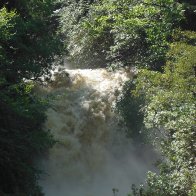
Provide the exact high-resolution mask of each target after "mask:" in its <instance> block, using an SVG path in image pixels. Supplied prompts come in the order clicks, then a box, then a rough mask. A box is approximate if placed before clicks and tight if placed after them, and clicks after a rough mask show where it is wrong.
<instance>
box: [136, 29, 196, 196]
mask: <svg viewBox="0 0 196 196" xmlns="http://www.w3.org/2000/svg"><path fill="white" fill-rule="evenodd" d="M187 36H188V39H187V38H186V37H187ZM182 37H183V39H182V38H181V39H182V40H181V41H179V42H177V43H173V44H172V45H171V49H170V52H169V53H168V59H169V60H168V62H167V64H166V66H165V68H164V73H159V72H154V71H149V70H141V71H140V73H139V74H138V78H137V84H136V86H137V88H136V91H135V92H136V94H142V95H145V104H144V107H143V110H144V124H145V126H146V128H147V129H148V131H149V134H151V135H152V138H154V139H155V140H156V141H155V142H156V144H157V147H158V148H159V149H160V151H161V152H162V154H163V155H164V160H163V162H162V163H161V164H160V165H159V167H160V174H159V175H156V174H154V173H150V172H149V174H148V179H147V182H148V190H147V192H146V193H145V194H144V193H143V194H142V195H152V196H153V195H160V196H161V195H163V196H165V195H168V196H169V195H176V196H181V195H191V193H192V194H193V192H194V191H195V187H193V186H195V185H194V183H195V180H196V165H195V156H196V146H195V141H196V132H195V116H196V113H195V92H196V89H195V86H196V77H195V64H196V59H195V56H196V46H195V44H196V33H193V32H186V33H185V34H184V35H182ZM177 39H178V38H177ZM190 39H191V42H190ZM187 42H188V43H187ZM191 191H192V192H191Z"/></svg>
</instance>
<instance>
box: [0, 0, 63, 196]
mask: <svg viewBox="0 0 196 196" xmlns="http://www.w3.org/2000/svg"><path fill="white" fill-rule="evenodd" d="M0 6H1V7H0V173H1V177H0V195H14V196H17V195H18V196H22V195H25V196H26V195H32V196H33V195H41V191H40V188H39V186H38V185H37V178H38V176H39V173H40V172H39V171H37V170H36V169H35V168H34V163H33V162H34V157H35V155H38V154H39V153H41V152H43V151H45V150H46V149H47V148H48V147H50V146H51V145H52V144H53V140H52V137H51V135H50V134H49V132H46V131H43V130H42V124H43V122H44V120H45V114H44V113H45V109H46V106H47V105H46V103H45V102H44V101H43V100H41V99H40V98H38V97H36V96H35V95H34V94H33V92H32V88H33V84H32V83H30V82H28V83H27V82H24V81H26V80H27V79H28V80H38V79H39V77H40V76H42V75H43V74H45V73H48V70H49V68H50V67H51V62H52V60H53V57H54V54H56V53H57V52H58V51H59V49H60V43H59V41H58V40H59V39H58V37H57V36H56V33H55V31H56V25H57V21H56V18H55V17H52V14H53V10H54V9H55V7H54V5H53V4H52V1H50V0H46V1H38V0H37V1H36V0H34V1H33V0H32V1H27V0H23V1H3V2H1V3H0Z"/></svg>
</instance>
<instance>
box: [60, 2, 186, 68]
mask: <svg viewBox="0 0 196 196" xmlns="http://www.w3.org/2000/svg"><path fill="white" fill-rule="evenodd" d="M73 2H74V1H73ZM75 4H77V5H80V4H82V5H83V7H84V5H86V4H85V1H77V3H76V2H74V3H71V4H70V5H69V6H67V7H66V10H70V9H71V8H72V7H73V6H74V5H75ZM87 6H88V12H87V14H85V15H82V17H80V20H78V17H73V16H75V12H76V13H78V10H77V9H76V11H74V10H73V11H72V14H70V15H71V16H70V15H67V12H65V9H62V12H61V15H62V28H63V31H64V32H67V31H68V32H69V33H68V36H67V40H66V42H67V46H68V50H69V53H70V56H71V57H72V58H74V59H75V62H76V63H79V64H85V65H90V66H92V65H99V66H100V65H101V66H103V65H104V66H105V63H107V65H109V66H110V67H118V66H135V65H137V66H145V67H146V66H147V67H151V68H153V69H158V70H160V69H161V66H162V65H163V63H164V62H165V54H166V52H167V49H168V46H169V41H170V38H171V33H172V32H173V28H174V27H175V26H177V25H178V24H179V22H180V20H181V19H182V18H183V10H182V6H181V4H178V3H176V2H175V1H173V0H162V1H153V0H140V1H134V0H120V1H119V0H118V1H117V0H116V1H113V0H102V1H98V2H96V3H94V4H93V5H92V6H89V4H87ZM70 7H71V8H70ZM80 10H81V9H80ZM64 13H65V14H64ZM76 15H77V14H76ZM68 20H69V21H70V23H71V24H72V25H74V27H72V28H71V29H70V28H69V27H70V25H69V23H68V22H67V21H68ZM67 24H68V26H66V25H67Z"/></svg>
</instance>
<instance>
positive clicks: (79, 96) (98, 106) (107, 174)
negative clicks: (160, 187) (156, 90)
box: [40, 69, 153, 196]
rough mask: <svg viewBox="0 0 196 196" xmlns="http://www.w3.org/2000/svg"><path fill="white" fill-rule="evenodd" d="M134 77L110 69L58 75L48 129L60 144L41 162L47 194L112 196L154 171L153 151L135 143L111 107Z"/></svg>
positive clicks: (52, 90)
mask: <svg viewBox="0 0 196 196" xmlns="http://www.w3.org/2000/svg"><path fill="white" fill-rule="evenodd" d="M67 73H68V74H69V75H68V74H67ZM130 77H131V74H130V72H126V71H124V70H121V71H116V72H109V71H107V70H106V69H94V70H92V69H76V70H66V72H65V71H61V72H60V73H56V74H54V80H53V82H52V83H51V85H50V86H49V87H48V88H47V93H48V95H51V97H52V101H51V105H52V106H51V107H50V108H49V109H48V111H47V117H48V119H47V122H46V124H45V128H46V129H50V130H51V132H52V134H53V135H54V137H55V139H56V140H57V141H58V142H57V143H56V144H55V146H54V147H53V148H52V149H51V150H50V151H49V155H48V157H47V158H45V159H44V160H42V167H43V169H44V171H45V172H46V175H44V176H43V178H42V179H41V181H40V184H41V186H42V187H43V190H44V193H45V195H46V196H112V195H113V193H112V189H113V188H117V189H119V192H118V195H119V196H126V195H127V193H128V192H130V187H131V184H133V183H136V184H137V183H141V182H143V181H144V178H145V173H146V171H148V170H149V169H150V170H151V169H153V165H152V162H153V161H152V157H151V156H153V153H152V151H151V150H149V149H148V148H146V147H142V149H138V148H136V147H135V146H133V145H132V144H131V142H130V139H127V138H126V136H125V129H126V127H124V126H122V123H119V121H120V117H119V116H118V115H117V114H115V112H114V110H113V108H114V107H115V103H116V100H117V99H119V97H120V96H121V94H120V93H121V92H122V87H123V85H124V83H125V82H126V81H127V80H129V79H130Z"/></svg>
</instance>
